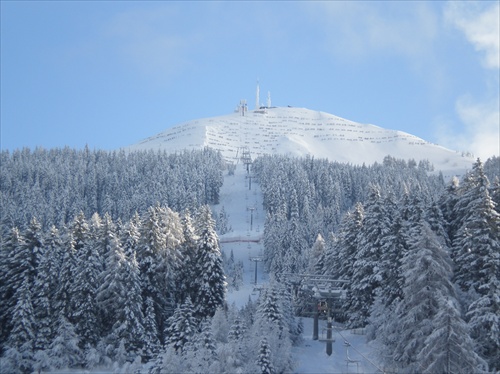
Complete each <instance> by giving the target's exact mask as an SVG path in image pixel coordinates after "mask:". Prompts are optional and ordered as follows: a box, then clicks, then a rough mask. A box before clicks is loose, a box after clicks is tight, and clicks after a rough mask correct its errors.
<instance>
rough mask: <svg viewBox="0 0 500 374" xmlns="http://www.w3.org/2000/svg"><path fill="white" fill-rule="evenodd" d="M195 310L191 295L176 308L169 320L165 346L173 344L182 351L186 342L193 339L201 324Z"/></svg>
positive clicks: (177, 349)
mask: <svg viewBox="0 0 500 374" xmlns="http://www.w3.org/2000/svg"><path fill="white" fill-rule="evenodd" d="M193 311H194V308H193V303H192V302H191V299H190V298H189V297H188V298H187V299H186V301H185V302H184V303H183V304H182V305H179V306H178V307H177V308H176V309H175V311H174V315H173V316H172V317H170V318H169V319H168V321H167V328H166V330H165V346H171V347H173V348H174V349H175V350H176V351H177V352H179V353H182V350H183V349H184V347H185V346H186V344H187V343H188V342H192V341H193V339H194V338H195V334H196V333H197V330H198V324H199V322H198V320H197V319H196V318H195V317H194V315H193Z"/></svg>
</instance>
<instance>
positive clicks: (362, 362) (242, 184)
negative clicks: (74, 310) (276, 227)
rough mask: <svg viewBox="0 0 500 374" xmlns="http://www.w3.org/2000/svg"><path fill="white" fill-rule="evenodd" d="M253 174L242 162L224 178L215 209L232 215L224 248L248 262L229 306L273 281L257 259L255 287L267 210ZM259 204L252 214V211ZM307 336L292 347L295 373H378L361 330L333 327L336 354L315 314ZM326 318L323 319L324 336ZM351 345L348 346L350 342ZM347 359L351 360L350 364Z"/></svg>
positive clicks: (242, 302)
mask: <svg viewBox="0 0 500 374" xmlns="http://www.w3.org/2000/svg"><path fill="white" fill-rule="evenodd" d="M247 176H248V174H247V171H246V169H245V167H244V165H243V164H241V163H240V164H238V165H237V166H236V170H235V173H234V175H226V176H225V177H224V185H223V186H222V188H221V191H220V204H218V205H216V206H215V207H214V210H215V211H219V210H220V209H221V207H222V206H224V210H225V211H226V213H227V214H228V215H229V225H230V226H232V228H233V231H231V232H229V233H227V234H225V235H221V236H219V240H220V247H221V250H222V251H223V252H224V253H225V254H226V255H227V256H229V254H230V253H231V250H232V251H233V255H234V258H235V260H236V261H238V260H241V261H243V263H244V269H245V273H244V284H243V286H242V287H240V289H239V290H238V291H235V290H232V291H230V292H228V294H227V301H228V304H234V305H236V306H237V307H243V306H244V305H245V304H246V303H247V302H248V299H249V297H250V298H252V300H256V299H257V298H258V294H259V291H258V288H259V287H258V286H259V285H262V284H265V283H267V282H268V281H269V278H268V274H266V273H265V272H264V269H263V265H262V263H261V262H258V263H257V287H256V286H255V262H253V261H252V260H251V258H254V257H256V256H260V255H262V251H263V244H262V241H261V240H260V239H261V238H262V232H263V229H264V222H265V212H264V210H263V206H262V194H261V192H260V188H259V184H258V183H256V182H255V181H254V180H252V183H251V188H252V189H251V190H250V189H249V183H248V182H249V180H248V178H247ZM250 207H253V208H255V209H254V210H253V220H252V217H251V215H252V212H251V211H250V210H249V209H248V208H250ZM303 321H304V334H303V337H304V340H303V342H302V343H301V344H300V345H299V346H297V347H293V348H292V349H293V352H292V353H293V357H295V359H296V363H297V366H296V368H295V373H310V374H323V373H325V374H328V373H375V372H377V371H378V364H377V363H376V360H375V359H374V357H373V356H374V355H373V352H372V349H373V347H371V346H369V345H368V344H366V342H365V340H366V339H365V335H362V334H359V331H358V333H356V332H357V331H344V330H342V329H341V328H340V327H337V328H338V329H337V330H335V331H334V333H333V337H334V338H335V342H334V343H333V353H332V355H331V356H328V355H327V354H326V353H325V350H326V346H325V343H324V342H320V341H317V340H312V329H313V321H312V318H304V319H303ZM325 328H326V321H325V320H320V326H319V331H320V337H321V332H322V330H323V329H325ZM345 342H348V343H349V346H346V345H345ZM346 360H350V361H349V362H348V361H346Z"/></svg>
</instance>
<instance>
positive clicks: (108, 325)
mask: <svg viewBox="0 0 500 374" xmlns="http://www.w3.org/2000/svg"><path fill="white" fill-rule="evenodd" d="M0 157H1V159H0V161H1V173H0V198H1V221H0V233H1V251H0V295H1V296H0V297H1V303H0V356H1V358H0V368H1V372H2V373H32V372H55V373H58V372H59V373H62V372H67V371H68V370H71V371H72V372H78V371H84V370H85V371H89V372H92V371H93V370H97V369H99V368H105V369H106V370H109V371H110V372H113V370H114V371H115V372H127V373H151V374H159V373H266V374H271V373H289V372H294V368H295V367H296V362H295V361H294V357H293V355H292V347H294V346H297V345H298V344H300V343H301V340H302V332H303V320H302V318H306V317H309V315H308V314H307V310H308V309H307V308H308V306H309V305H310V304H311V300H309V299H308V297H307V295H304V294H302V293H297V292H295V289H294V286H293V285H292V284H291V282H290V281H289V277H287V274H312V275H317V276H324V277H329V278H333V279H339V280H342V281H343V285H344V286H343V291H344V295H345V300H344V301H343V307H342V309H341V310H340V311H338V312H336V313H335V314H334V315H333V318H334V320H335V323H337V324H339V325H342V326H344V327H345V328H346V329H347V328H350V329H353V328H363V329H366V339H367V341H368V344H371V346H373V347H376V350H375V351H376V355H377V362H378V363H379V366H380V367H383V368H384V371H385V372H388V373H476V372H478V373H480V372H485V373H488V372H491V373H495V372H498V371H500V354H499V352H500V179H499V178H500V158H498V157H492V158H490V159H488V160H486V161H485V162H484V163H483V162H482V161H481V160H479V159H478V160H477V161H476V162H475V163H474V165H471V169H470V170H469V171H468V172H467V173H466V174H465V175H463V176H462V177H460V178H452V179H451V180H446V181H445V180H444V178H443V176H442V175H441V174H439V173H438V172H435V171H434V170H433V166H432V165H431V164H429V163H428V162H422V161H421V162H418V163H417V162H415V161H413V160H399V159H395V158H393V157H390V156H387V157H386V158H385V159H384V160H383V162H382V163H375V164H373V165H361V166H356V165H350V164H341V163H337V162H331V161H328V160H326V159H314V158H312V157H302V158H293V157H288V156H278V155H274V156H262V157H258V158H256V159H255V160H253V163H252V165H251V171H252V175H253V179H254V183H255V184H256V185H258V186H259V188H260V190H261V193H262V199H263V207H262V209H263V212H264V214H265V225H264V227H263V230H262V231H263V233H262V243H263V259H262V260H263V261H262V264H263V266H264V268H265V270H266V272H267V273H268V274H269V282H268V283H267V284H266V285H265V286H264V287H263V288H262V289H261V290H260V293H259V295H258V297H257V298H256V300H252V299H249V300H248V302H247V303H246V304H245V305H244V306H243V307H237V306H235V305H231V304H230V303H228V302H227V300H226V295H227V292H228V289H229V288H234V287H236V288H237V287H239V285H241V282H242V278H241V266H240V264H238V263H235V261H234V260H233V258H232V254H231V257H229V256H228V255H229V254H224V253H223V252H222V251H221V248H220V242H219V236H220V235H222V234H224V233H225V232H228V231H230V230H231V228H230V227H229V226H228V224H227V214H226V212H225V211H224V209H226V210H227V209H228V207H227V206H226V207H225V208H224V207H222V208H221V206H220V199H221V194H220V190H221V187H222V186H223V183H224V177H225V175H227V174H230V173H232V168H231V167H228V165H227V164H226V162H225V160H224V159H223V157H222V156H221V155H220V154H219V153H218V152H216V151H213V150H211V149H208V148H207V149H204V150H199V151H185V152H181V153H177V154H167V153H164V152H160V151H136V152H124V151H116V152H108V151H96V150H89V149H88V148H86V149H83V150H73V149H69V148H64V149H52V150H45V149H41V148H38V149H35V150H29V149H22V150H17V151H14V152H8V151H2V152H1V153H0ZM215 210H217V211H218V212H219V214H216V213H215ZM120 370H121V371H120Z"/></svg>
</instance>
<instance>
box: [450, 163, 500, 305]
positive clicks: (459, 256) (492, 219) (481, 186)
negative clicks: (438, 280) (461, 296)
mask: <svg viewBox="0 0 500 374" xmlns="http://www.w3.org/2000/svg"><path fill="white" fill-rule="evenodd" d="M488 187H489V182H488V178H487V177H486V176H485V174H484V172H483V169H482V164H481V162H480V161H479V160H478V161H477V162H476V163H475V164H474V167H473V170H472V172H471V173H470V174H468V177H467V178H466V183H465V186H464V192H463V195H462V196H461V197H460V200H459V203H458V204H457V206H458V207H460V209H457V210H456V213H457V216H458V217H459V218H460V222H461V224H460V226H459V228H458V230H457V233H456V236H455V237H454V239H453V251H452V256H453V260H454V262H455V277H454V279H455V282H456V283H457V284H458V285H459V286H460V288H461V289H462V290H463V291H465V292H469V291H473V292H476V293H478V294H479V295H485V294H487V293H488V289H487V288H485V287H484V286H483V285H486V284H488V283H489V281H490V277H491V274H495V275H494V276H496V277H497V278H498V269H500V259H499V256H498V253H500V214H498V213H497V212H496V210H495V203H494V202H493V201H492V199H491V197H490V195H489V192H488ZM492 269H497V270H496V272H495V271H494V270H493V271H492Z"/></svg>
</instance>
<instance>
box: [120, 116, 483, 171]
mask: <svg viewBox="0 0 500 374" xmlns="http://www.w3.org/2000/svg"><path fill="white" fill-rule="evenodd" d="M204 147H211V148H213V149H216V150H218V151H220V152H221V154H222V155H223V157H224V158H225V159H226V160H227V161H235V160H237V159H238V157H241V151H242V149H246V150H247V151H249V152H250V154H251V155H252V157H257V156H260V155H264V154H285V155H290V156H296V157H303V156H307V155H309V156H312V157H316V158H325V159H328V160H330V161H338V162H344V163H351V164H359V165H361V164H363V163H366V164H372V163H374V162H382V161H383V159H384V157H385V156H387V155H390V156H392V157H395V158H398V159H405V160H409V159H414V160H416V161H417V162H418V161H421V160H428V161H429V162H430V163H432V164H433V165H434V167H435V170H436V171H441V172H442V173H443V175H444V176H445V177H447V176H448V177H449V176H451V175H461V174H463V173H464V172H465V171H466V170H468V169H470V168H471V166H472V163H473V162H474V160H473V159H472V158H471V157H468V156H464V155H461V154H460V153H459V152H456V151H452V150H449V149H446V148H444V147H441V146H439V145H436V144H433V143H430V142H427V141H425V140H423V139H421V138H419V137H417V136H415V135H411V134H408V133H406V132H402V131H398V130H388V129H384V128H382V127H379V126H376V125H371V124H361V123H357V122H354V121H350V120H348V119H345V118H341V117H338V116H335V115H333V114H329V113H326V112H321V111H313V110H310V109H306V108H297V107H262V108H260V109H257V110H250V111H247V110H246V108H245V107H239V108H238V110H237V111H235V112H234V113H231V114H226V115H222V116H217V117H208V118H202V119H196V120H191V121H187V122H184V123H181V124H178V125H176V126H173V127H171V128H169V129H167V130H165V131H163V132H161V133H159V134H156V135H154V136H152V137H149V138H147V139H144V140H142V141H140V142H139V143H136V144H134V145H131V146H129V147H125V149H128V150H145V149H159V150H166V151H167V152H178V151H182V150H185V149H201V148H204Z"/></svg>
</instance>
